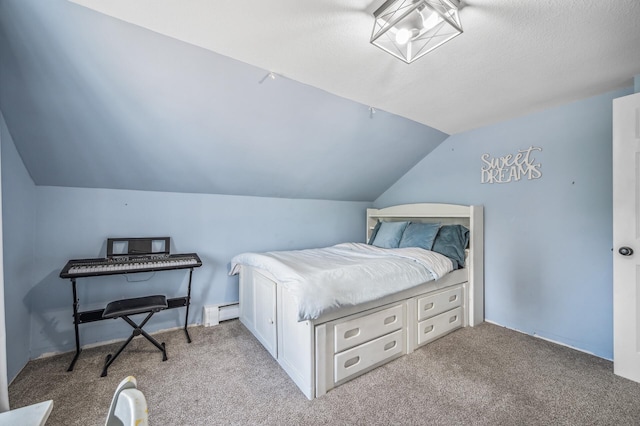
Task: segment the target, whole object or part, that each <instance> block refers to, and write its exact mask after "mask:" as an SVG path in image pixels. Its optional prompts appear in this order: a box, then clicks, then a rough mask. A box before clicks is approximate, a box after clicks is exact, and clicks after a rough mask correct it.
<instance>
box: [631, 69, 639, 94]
mask: <svg viewBox="0 0 640 426" xmlns="http://www.w3.org/2000/svg"><path fill="white" fill-rule="evenodd" d="M633 88H634V90H633V91H634V92H635V93H640V74H638V75H636V76H635V77H634V78H633Z"/></svg>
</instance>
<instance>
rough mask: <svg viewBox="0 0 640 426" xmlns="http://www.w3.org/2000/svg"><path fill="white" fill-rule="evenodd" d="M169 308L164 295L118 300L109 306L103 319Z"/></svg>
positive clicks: (103, 314)
mask: <svg viewBox="0 0 640 426" xmlns="http://www.w3.org/2000/svg"><path fill="white" fill-rule="evenodd" d="M167 306H168V305H167V298H166V296H162V295H155V296H144V297H135V298H133V299H123V300H116V301H115V302H111V303H109V304H108V305H107V307H106V308H105V309H104V312H103V313H102V318H118V317H121V316H124V315H135V314H142V313H145V312H159V311H161V310H163V309H167Z"/></svg>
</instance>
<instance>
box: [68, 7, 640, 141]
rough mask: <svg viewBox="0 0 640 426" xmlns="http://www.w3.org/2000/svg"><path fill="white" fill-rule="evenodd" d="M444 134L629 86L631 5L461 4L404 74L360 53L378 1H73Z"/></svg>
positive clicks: (633, 32)
mask: <svg viewBox="0 0 640 426" xmlns="http://www.w3.org/2000/svg"><path fill="white" fill-rule="evenodd" d="M74 2H76V3H78V4H82V5H84V6H87V7H90V8H93V9H95V10H98V11H101V12H103V13H106V14H108V15H111V16H114V17H117V18H119V19H122V20H124V21H127V22H131V23H134V24H136V25H140V26H142V27H145V28H148V29H151V30H153V31H156V32H159V33H161V34H165V35H169V36H171V37H175V38H177V39H179V40H182V41H186V42H189V43H192V44H194V45H197V46H201V47H204V48H206V49H210V50H212V51H215V52H218V53H220V54H222V55H225V56H228V57H231V58H235V59H237V60H240V61H242V62H246V63H248V64H252V65H254V66H257V67H259V68H262V69H265V70H271V71H273V72H275V73H278V74H281V75H284V76H287V77H289V78H291V79H293V80H296V81H299V82H302V83H305V84H308V85H311V86H314V87H317V88H321V89H323V90H326V91H328V92H330V93H333V94H335V95H339V96H341V97H344V98H347V99H351V100H354V101H356V102H359V103H362V104H365V105H371V106H374V107H376V108H379V109H382V110H385V111H388V112H391V113H393V114H397V115H400V116H403V117H406V118H409V119H412V120H415V121H417V122H419V123H423V124H426V125H428V126H431V127H433V128H435V129H438V130H441V131H443V132H445V133H449V134H453V133H458V132H462V131H465V130H469V129H473V128H476V127H480V126H483V125H487V124H491V123H495V122H498V121H502V120H505V119H508V118H512V117H515V116H519V115H523V114H526V113H529V112H533V111H537V110H541V109H544V108H547V107H551V106H555V105H559V104H563V103H567V102H569V101H573V100H577V99H581V98H585V97H588V96H592V95H595V94H599V93H603V92H606V91H610V90H613V89H617V88H621V87H624V86H628V85H631V81H632V77H633V76H634V75H636V74H639V73H640V48H639V47H638V46H640V24H639V22H640V1H638V0H544V1H543V0H467V1H464V2H463V4H462V10H461V13H460V17H461V20H462V24H463V28H464V33H463V34H462V35H460V36H459V37H457V38H455V39H454V40H452V41H451V42H449V43H447V44H445V45H443V46H441V47H440V48H438V49H436V50H435V51H433V52H431V53H429V54H428V55H426V56H424V57H423V58H421V59H419V60H418V61H417V62H414V63H413V64H410V65H407V64H404V63H402V62H401V61H399V60H398V59H395V58H393V57H392V56H390V55H388V54H386V53H384V52H383V51H381V50H380V49H378V48H376V47H374V46H372V45H371V44H370V43H369V37H370V34H371V29H372V26H373V18H372V15H371V14H372V12H373V10H375V9H376V8H377V7H378V6H379V5H380V4H381V3H382V2H383V1H382V0H314V1H300V0H269V1H264V0H245V1H236V0H225V1H213V2H212V1H210V0H189V1H184V0H135V1H131V0H110V1H104V0H74Z"/></svg>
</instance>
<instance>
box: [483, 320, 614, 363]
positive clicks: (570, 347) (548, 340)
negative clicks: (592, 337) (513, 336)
mask: <svg viewBox="0 0 640 426" xmlns="http://www.w3.org/2000/svg"><path fill="white" fill-rule="evenodd" d="M484 321H485V322H488V323H489V324H493V325H497V326H498V327H502V328H506V329H508V330H513V331H517V332H518V333H522V334H526V335H527V336H532V337H535V338H537V339H540V340H545V341H547V342H549V343H553V344H556V345H560V346H564V347H565V348H569V349H573V350H574V351H578V352H582V353H585V354H588V355H593V356H595V357H597V358H601V359H606V360H607V361H613V360H612V359H609V358H604V357H601V356H599V355H596V354H594V353H593V352H589V351H586V350H584V349H580V348H576V347H575V346H571V345H567V344H566V343H563V342H558V341H557V340H553V339H549V338H547V337H543V336H540V335H539V334H537V333H533V334H531V333H527V332H525V331H522V330H518V329H517V328H512V327H507V326H505V325H502V324H498V323H497V322H495V321H491V320H488V319H485V320H484Z"/></svg>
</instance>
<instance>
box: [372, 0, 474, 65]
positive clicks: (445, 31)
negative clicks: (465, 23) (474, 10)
mask: <svg viewBox="0 0 640 426" xmlns="http://www.w3.org/2000/svg"><path fill="white" fill-rule="evenodd" d="M458 5H459V3H458V2H457V1H456V2H455V3H454V1H452V0H387V1H386V2H385V3H384V4H383V5H382V6H380V7H379V8H378V9H377V10H376V11H375V12H374V13H373V16H374V18H375V23H374V26H373V32H372V33H371V43H372V44H374V45H376V46H378V47H379V48H381V49H382V50H384V51H386V52H388V53H390V54H392V55H393V56H395V57H397V58H399V59H401V60H403V61H404V62H406V63H408V64H409V63H411V62H413V61H415V60H416V59H418V58H420V57H421V56H423V55H425V54H427V53H428V52H430V51H432V50H433V49H435V48H436V47H438V46H440V45H441V44H443V43H446V42H447V41H449V40H451V39H452V38H454V37H456V36H458V35H460V34H461V33H462V24H461V23H460V16H459V15H458Z"/></svg>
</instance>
